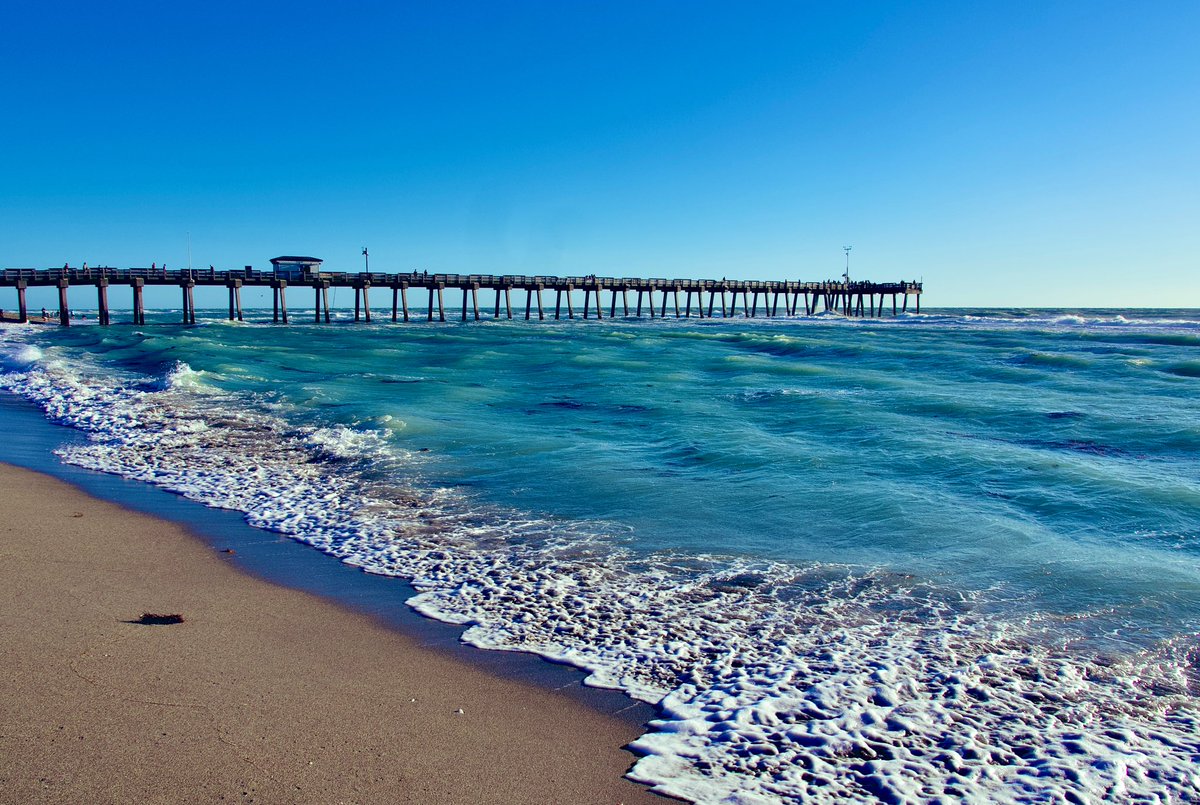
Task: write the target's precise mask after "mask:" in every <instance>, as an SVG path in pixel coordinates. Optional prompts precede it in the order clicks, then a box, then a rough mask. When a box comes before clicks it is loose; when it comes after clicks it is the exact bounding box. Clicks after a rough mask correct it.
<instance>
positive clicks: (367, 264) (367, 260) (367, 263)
mask: <svg viewBox="0 0 1200 805" xmlns="http://www.w3.org/2000/svg"><path fill="white" fill-rule="evenodd" d="M363 269H364V270H365V271H366V272H367V273H368V274H370V273H371V255H369V254H368V253H367V247H366V246H363Z"/></svg>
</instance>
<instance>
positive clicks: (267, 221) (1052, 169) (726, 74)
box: [0, 0, 1200, 307]
mask: <svg viewBox="0 0 1200 805" xmlns="http://www.w3.org/2000/svg"><path fill="white" fill-rule="evenodd" d="M1198 32H1200V2H1196V0H1189V2H1171V0H1156V1H1155V2H1150V3H1145V2H1140V3H1132V2H1130V3H1111V2H1062V3H1041V2H1028V3H1020V2H1018V3H1013V2H991V3H981V2H937V3H892V2H885V3H870V2H861V3H822V4H816V3H802V2H787V3H708V2H672V3H662V2H636V3H621V2H604V3H582V2H561V1H560V2H537V3H534V2H504V3H500V2H497V3H488V4H482V3H448V2H435V3H419V4H418V3H357V2H344V3H328V2H326V3H320V4H306V3H303V2H290V3H276V4H266V3H253V2H242V3H236V4H233V3H223V2H208V3H189V4H174V3H153V4H151V3H145V4H140V3H139V4H133V3H123V2H116V3H112V4H106V3H95V2H88V3H78V4H72V3H19V2H16V0H13V1H12V2H9V3H7V4H6V5H5V9H4V13H3V23H2V24H0V46H2V50H0V53H3V76H2V77H0V109H3V118H4V123H3V125H0V163H2V167H0V265H3V266H7V267H14V266H37V267H46V266H54V265H60V266H61V265H62V264H63V263H64V262H66V261H70V262H71V264H72V265H78V264H80V263H82V262H83V261H87V262H88V263H89V264H92V265H96V264H102V263H106V264H110V265H117V266H129V265H149V264H150V263H151V262H152V261H154V262H157V263H159V264H161V263H163V262H166V263H168V264H169V265H170V266H172V267H176V266H184V265H186V264H187V237H188V233H189V232H190V233H191V243H192V262H193V264H194V265H196V266H204V267H207V266H208V265H209V264H214V265H216V266H217V267H219V268H220V267H233V266H241V265H244V264H247V263H251V264H254V265H256V266H265V265H266V264H267V260H268V259H269V258H270V257H273V256H275V255H277V254H284V253H292V254H297V253H299V254H314V255H317V256H319V257H323V258H324V259H325V260H326V261H327V265H328V266H329V267H330V268H332V269H335V270H336V269H346V270H356V269H357V268H358V267H359V266H361V264H362V258H361V256H360V251H361V247H362V246H363V245H367V246H369V247H370V249H371V255H372V261H371V267H372V268H373V269H377V270H405V271H407V270H411V269H414V268H421V269H430V270H445V271H463V272H469V271H482V272H497V273H499V272H521V273H535V272H536V273H575V274H587V273H597V274H602V275H609V274H616V275H649V276H699V277H720V276H728V277H731V278H732V277H741V278H764V279H779V278H801V279H824V278H827V277H832V276H836V275H837V274H839V273H840V271H841V266H842V262H843V258H842V246H843V245H850V244H853V246H854V251H853V254H852V257H851V271H852V274H853V275H854V276H855V277H856V278H865V279H880V280H883V279H899V278H901V277H903V278H918V277H920V278H923V279H924V281H925V283H926V288H927V294H928V295H927V296H926V298H925V304H926V305H1044V306H1053V305H1075V306H1130V305H1133V306H1187V307H1193V306H1200V45H1198V44H1197V43H1198V41H1200V40H1198V38H1197V37H1198V36H1200V34H1198ZM1034 283H1037V284H1036V285H1034ZM171 301H173V302H174V301H175V300H174V298H173V296H172V300H171ZM306 303H307V302H306ZM11 304H12V303H11V302H10V300H7V299H3V300H0V306H11ZM176 304H177V302H176Z"/></svg>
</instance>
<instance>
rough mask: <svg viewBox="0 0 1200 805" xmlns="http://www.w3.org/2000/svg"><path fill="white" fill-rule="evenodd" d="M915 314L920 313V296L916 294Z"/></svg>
mask: <svg viewBox="0 0 1200 805" xmlns="http://www.w3.org/2000/svg"><path fill="white" fill-rule="evenodd" d="M916 296H917V313H920V312H921V295H920V294H917V295H916Z"/></svg>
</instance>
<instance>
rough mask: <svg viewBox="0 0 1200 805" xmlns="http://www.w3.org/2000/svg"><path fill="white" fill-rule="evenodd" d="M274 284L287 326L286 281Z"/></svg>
mask: <svg viewBox="0 0 1200 805" xmlns="http://www.w3.org/2000/svg"><path fill="white" fill-rule="evenodd" d="M274 284H275V287H276V288H278V289H279V313H280V315H281V316H282V317H283V323H284V324H287V323H288V317H287V280H275V283H274ZM370 320H371V316H370V314H367V321H370Z"/></svg>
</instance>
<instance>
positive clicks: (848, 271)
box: [842, 246, 854, 285]
mask: <svg viewBox="0 0 1200 805" xmlns="http://www.w3.org/2000/svg"><path fill="white" fill-rule="evenodd" d="M853 248H854V247H853V246H843V247H842V251H844V252H845V253H846V273H845V274H843V275H842V276H843V277H845V278H846V284H847V285H849V284H850V250H851V249H853Z"/></svg>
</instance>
